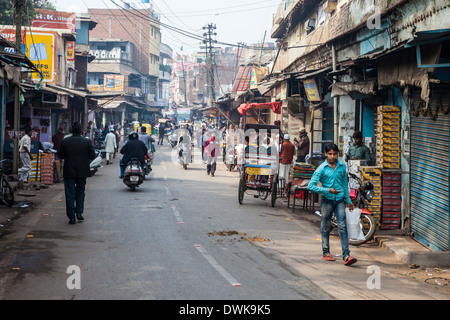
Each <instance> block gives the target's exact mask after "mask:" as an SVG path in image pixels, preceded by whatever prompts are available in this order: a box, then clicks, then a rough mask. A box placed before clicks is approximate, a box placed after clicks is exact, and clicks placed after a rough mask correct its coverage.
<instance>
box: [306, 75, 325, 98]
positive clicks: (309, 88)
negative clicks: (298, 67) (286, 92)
mask: <svg viewBox="0 0 450 320" xmlns="http://www.w3.org/2000/svg"><path fill="white" fill-rule="evenodd" d="M303 86H304V87H305V91H306V95H307V96H308V100H309V101H311V102H319V101H320V100H321V99H320V94H319V89H318V87H317V84H316V81H315V80H314V79H308V80H304V81H303Z"/></svg>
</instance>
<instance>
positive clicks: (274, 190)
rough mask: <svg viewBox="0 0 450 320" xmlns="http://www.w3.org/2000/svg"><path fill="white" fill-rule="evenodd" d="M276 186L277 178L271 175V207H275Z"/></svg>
mask: <svg viewBox="0 0 450 320" xmlns="http://www.w3.org/2000/svg"><path fill="white" fill-rule="evenodd" d="M277 186H278V179H277V178H276V177H273V180H272V194H271V205H272V207H275V201H276V200H277Z"/></svg>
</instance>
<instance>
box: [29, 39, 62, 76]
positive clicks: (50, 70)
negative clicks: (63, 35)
mask: <svg viewBox="0 0 450 320" xmlns="http://www.w3.org/2000/svg"><path fill="white" fill-rule="evenodd" d="M26 46H27V49H26V50H27V56H28V59H30V60H31V62H33V63H34V64H35V65H36V67H37V68H38V70H41V72H42V76H43V77H44V82H55V75H56V70H55V66H56V54H55V53H54V51H55V50H56V34H55V33H48V32H47V33H43V32H33V33H32V34H31V33H27V36H26ZM31 77H32V79H33V80H40V79H41V77H40V75H39V73H36V72H34V73H32V74H31Z"/></svg>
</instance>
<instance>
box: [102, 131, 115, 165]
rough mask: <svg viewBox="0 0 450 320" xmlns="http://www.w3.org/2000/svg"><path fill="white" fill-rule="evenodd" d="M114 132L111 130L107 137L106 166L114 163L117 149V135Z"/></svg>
mask: <svg viewBox="0 0 450 320" xmlns="http://www.w3.org/2000/svg"><path fill="white" fill-rule="evenodd" d="M113 131H114V129H111V130H109V132H108V133H107V134H106V137H105V152H106V164H110V163H112V158H113V156H114V152H115V151H116V148H117V142H116V141H117V140H116V135H115V134H114V132H113Z"/></svg>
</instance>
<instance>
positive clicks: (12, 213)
mask: <svg viewBox="0 0 450 320" xmlns="http://www.w3.org/2000/svg"><path fill="white" fill-rule="evenodd" d="M10 184H11V186H12V187H13V188H14V205H13V206H12V207H7V206H6V205H4V204H1V205H0V238H1V237H2V236H3V235H5V234H8V233H10V232H11V231H12V230H11V228H14V225H13V223H14V221H15V220H17V219H19V218H20V217H21V216H22V215H25V214H29V213H33V212H35V211H37V210H39V206H40V204H42V203H43V202H45V201H47V200H48V199H50V198H52V197H55V196H57V195H58V194H59V193H61V192H63V191H64V184H63V183H62V182H58V183H55V184H53V185H44V184H41V183H40V182H29V183H26V184H24V187H23V189H20V188H19V187H18V182H17V181H10ZM63 195H64V194H63V193H62V196H63Z"/></svg>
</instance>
